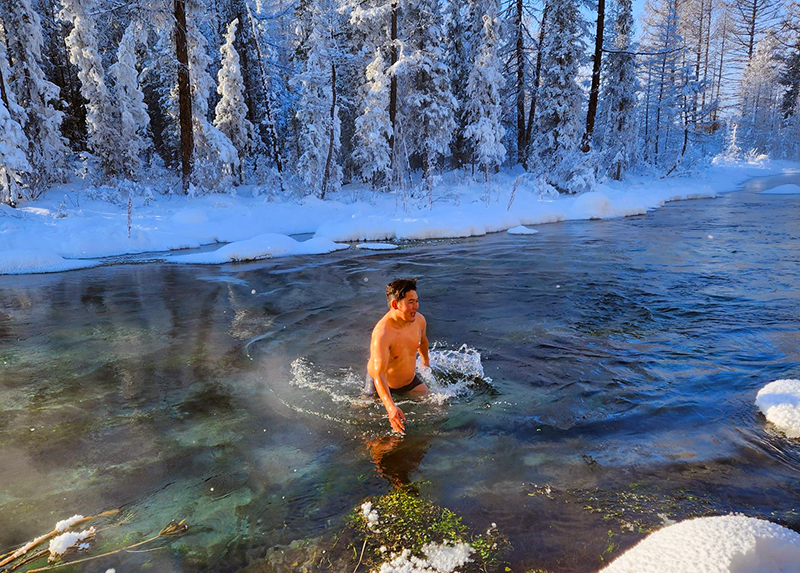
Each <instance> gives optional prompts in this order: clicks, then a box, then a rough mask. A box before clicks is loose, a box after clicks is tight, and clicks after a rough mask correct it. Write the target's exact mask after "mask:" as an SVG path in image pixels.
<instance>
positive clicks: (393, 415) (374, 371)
mask: <svg viewBox="0 0 800 573" xmlns="http://www.w3.org/2000/svg"><path fill="white" fill-rule="evenodd" d="M370 361H371V364H370V375H371V376H372V378H373V380H374V381H375V391H376V392H378V397H379V398H380V399H381V402H383V406H384V407H385V408H386V414H387V415H388V416H389V423H390V424H391V425H392V429H394V430H395V431H396V432H399V433H401V434H404V433H405V419H406V417H405V414H403V411H402V410H401V409H400V408H398V407H397V405H395V403H394V400H393V399H392V393H391V391H390V390H389V383H388V382H387V381H386V378H387V370H388V367H389V341H388V340H387V336H386V335H385V333H384V332H382V331H376V332H373V333H372V342H371V343H370Z"/></svg>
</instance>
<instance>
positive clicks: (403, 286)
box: [386, 278, 417, 306]
mask: <svg viewBox="0 0 800 573" xmlns="http://www.w3.org/2000/svg"><path fill="white" fill-rule="evenodd" d="M412 290H417V279H416V278H413V279H395V280H393V281H392V282H390V283H389V284H388V285H386V302H388V303H389V306H391V305H392V301H393V300H397V301H401V300H403V299H404V298H405V296H406V295H407V294H408V291H412Z"/></svg>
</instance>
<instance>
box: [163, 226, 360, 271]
mask: <svg viewBox="0 0 800 573" xmlns="http://www.w3.org/2000/svg"><path fill="white" fill-rule="evenodd" d="M346 248H348V246H347V245H340V244H337V243H334V242H333V241H331V240H328V239H317V238H315V239H310V240H308V241H305V242H302V243H301V242H299V241H295V240H294V239H293V238H291V237H287V236H286V235H280V234H277V233H266V234H264V235H259V236H257V237H253V238H252V239H247V240H245V241H236V242H235V243H230V244H228V245H225V246H224V247H221V248H219V249H217V250H216V251H211V252H208V253H194V254H191V255H177V256H173V257H171V258H170V259H169V262H173V263H191V264H199V265H216V264H223V263H230V262H236V261H256V260H258V259H266V258H270V257H287V256H289V255H321V254H325V253H330V252H333V251H338V250H340V249H346Z"/></svg>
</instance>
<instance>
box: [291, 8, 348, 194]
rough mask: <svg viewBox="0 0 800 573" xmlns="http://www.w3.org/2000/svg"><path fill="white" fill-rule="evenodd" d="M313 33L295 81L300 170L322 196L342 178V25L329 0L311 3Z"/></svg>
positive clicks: (302, 176) (306, 181)
mask: <svg viewBox="0 0 800 573" xmlns="http://www.w3.org/2000/svg"><path fill="white" fill-rule="evenodd" d="M310 11H311V26H312V28H311V32H310V33H309V34H308V36H307V38H306V41H305V44H304V46H305V56H306V59H305V62H304V63H303V68H302V70H301V72H300V73H299V74H297V75H296V76H295V78H294V80H293V83H294V84H295V85H297V86H298V87H299V88H300V100H299V102H298V106H297V112H296V117H297V120H298V124H299V132H300V133H299V138H300V141H299V146H300V150H301V155H300V158H299V160H298V162H297V173H298V175H299V176H300V178H301V179H302V180H303V182H304V183H305V184H307V185H308V186H309V187H311V188H312V189H315V190H318V191H319V195H320V197H321V198H324V197H325V193H326V192H327V190H328V189H329V188H331V189H337V188H338V187H339V185H340V184H341V180H342V168H341V165H340V159H339V153H340V149H341V121H340V119H339V105H338V102H337V86H336V69H337V63H336V60H337V54H336V52H335V45H334V42H333V33H334V31H335V30H336V29H338V28H339V25H338V19H337V13H336V7H335V5H333V3H331V2H329V1H328V0H314V1H313V3H312V4H311V6H310Z"/></svg>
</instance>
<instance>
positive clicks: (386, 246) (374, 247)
mask: <svg viewBox="0 0 800 573" xmlns="http://www.w3.org/2000/svg"><path fill="white" fill-rule="evenodd" d="M356 248H357V249H367V250H368V251H393V250H394V249H398V248H400V247H398V246H397V245H395V244H393V243H359V244H357V245H356Z"/></svg>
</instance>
